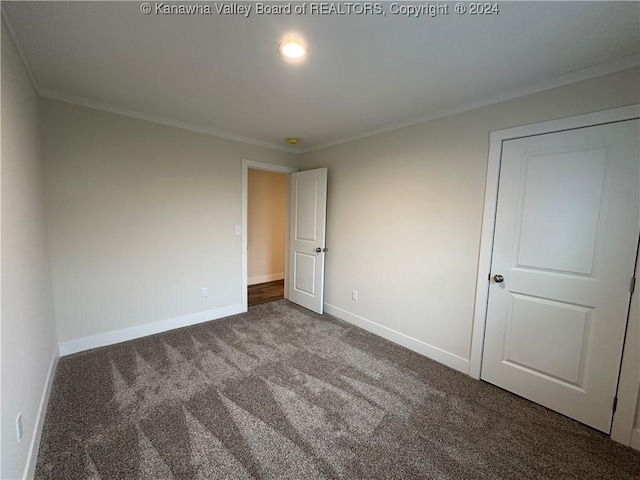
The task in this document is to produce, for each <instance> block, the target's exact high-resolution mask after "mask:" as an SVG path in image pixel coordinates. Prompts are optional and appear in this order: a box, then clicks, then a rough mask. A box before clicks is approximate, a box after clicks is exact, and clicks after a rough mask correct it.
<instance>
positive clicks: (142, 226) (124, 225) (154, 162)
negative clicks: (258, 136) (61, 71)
mask: <svg viewBox="0 0 640 480" xmlns="http://www.w3.org/2000/svg"><path fill="white" fill-rule="evenodd" d="M40 111H41V118H42V125H43V154H44V161H45V192H46V200H47V220H48V222H49V238H50V250H51V265H52V278H53V290H54V298H55V308H56V316H57V319H58V338H59V341H60V342H61V343H62V345H63V346H64V344H65V342H67V341H69V340H73V339H78V338H83V337H89V336H94V335H98V334H103V333H105V332H110V331H114V330H121V329H125V328H130V327H138V326H142V325H145V324H149V323H151V322H158V321H163V320H168V319H174V318H176V317H180V318H181V317H184V316H188V315H191V314H197V313H198V312H211V311H216V310H219V309H228V308H229V307H233V308H236V307H237V308H240V304H241V237H240V236H236V235H235V234H234V226H235V225H240V224H241V223H242V219H241V204H242V198H241V181H242V159H243V158H246V159H251V160H257V161H263V162H269V163H279V164H290V165H293V164H295V163H296V162H297V155H294V154H289V153H283V152H280V151H276V150H271V149H266V148H262V147H256V146H252V145H247V144H243V143H239V142H234V141H230V140H225V139H221V138H217V137H213V136H209V135H204V134H200V133H194V132H190V131H186V130H182V129H179V128H174V127H169V126H165V125H160V124H156V123H152V122H147V121H143V120H137V119H133V118H129V117H125V116H120V115H115V114H111V113H106V112H102V111H98V110H93V109H89V108H84V107H79V106H75V105H71V104H67V103H62V102H57V101H54V100H46V99H43V100H42V101H41V110H40ZM202 287H206V288H208V289H209V297H208V298H201V295H200V291H201V288H202ZM223 311H228V310H223ZM206 315H208V313H207V314H206ZM206 315H205V316H206ZM170 323H173V321H172V322H170Z"/></svg>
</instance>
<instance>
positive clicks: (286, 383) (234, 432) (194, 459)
mask: <svg viewBox="0 0 640 480" xmlns="http://www.w3.org/2000/svg"><path fill="white" fill-rule="evenodd" d="M36 478H37V479H56V480H58V479H64V480H71V479H91V480H97V479H103V480H106V479H154V480H157V479H189V480H191V479H217V478H220V479H249V478H257V479H296V480H299V479H305V480H309V479H320V478H336V479H337V478H346V479H382V478H384V479H418V478H428V479H455V480H460V479H560V478H562V479H570V478H575V479H596V478H597V479H629V478H640V452H635V451H633V450H631V449H629V448H626V447H623V446H621V445H618V444H616V443H614V442H612V441H611V440H610V439H609V438H608V437H607V436H606V435H603V434H601V433H599V432H596V431H594V430H592V429H590V428H588V427H585V426H583V425H580V424H578V423H576V422H574V421H572V420H569V419H567V418H565V417H563V416H561V415H558V414H555V413H553V412H550V411H548V410H546V409H545V408H543V407H540V406H537V405H534V404H532V403H530V402H528V401H526V400H523V399H521V398H519V397H516V396H514V395H511V394H509V393H507V392H505V391H503V390H500V389H498V388H496V387H493V386H491V385H488V384H486V383H483V382H479V381H476V380H473V379H471V378H470V377H468V376H466V375H463V374H461V373H459V372H456V371H453V370H451V369H449V368H447V367H445V366H443V365H440V364H438V363H436V362H433V361H431V360H429V359H427V358H424V357H422V356H420V355H418V354H415V353H413V352H411V351H409V350H406V349H404V348H402V347H399V346H396V345H394V344H392V343H390V342H388V341H386V340H384V339H381V338H380V337H377V336H375V335H372V334H370V333H368V332H365V331H363V330H361V329H359V328H357V327H353V326H351V325H349V324H347V323H344V322H342V321H340V320H337V319H335V318H333V317H331V316H329V315H324V316H318V315H315V314H312V313H310V312H308V311H306V310H304V309H302V308H299V307H297V306H295V305H293V304H291V303H289V302H287V301H286V300H280V301H278V302H273V303H268V304H264V305H258V306H255V307H252V308H251V309H250V310H249V313H246V314H242V315H237V316H235V317H231V318H227V319H223V320H217V321H213V322H209V323H205V324H200V325H197V326H193V327H188V328H183V329H180V330H174V331H172V332H168V333H164V334H159V335H155V336H152V337H146V338H143V339H140V340H134V341H131V342H126V343H122V344H118V345H113V346H110V347H104V348H99V349H96V350H92V351H88V352H83V353H80V354H76V355H73V356H69V357H64V358H62V359H61V360H60V363H59V365H58V370H57V372H56V376H55V380H54V385H53V390H52V393H51V398H50V401H49V407H48V412H47V417H46V421H45V427H44V432H43V437H42V442H41V445H40V453H39V457H38V465H37V470H36Z"/></svg>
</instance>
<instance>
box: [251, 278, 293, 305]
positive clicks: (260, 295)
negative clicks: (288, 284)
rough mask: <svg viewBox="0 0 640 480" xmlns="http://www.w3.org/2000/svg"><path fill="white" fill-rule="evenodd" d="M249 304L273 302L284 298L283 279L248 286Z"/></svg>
mask: <svg viewBox="0 0 640 480" xmlns="http://www.w3.org/2000/svg"><path fill="white" fill-rule="evenodd" d="M247 290H248V293H249V294H248V297H249V306H250V307H251V306H252V305H258V304H260V303H267V302H273V301H275V300H280V299H281V298H284V280H274V281H273V282H266V283H256V284H255V285H249V287H248V289H247Z"/></svg>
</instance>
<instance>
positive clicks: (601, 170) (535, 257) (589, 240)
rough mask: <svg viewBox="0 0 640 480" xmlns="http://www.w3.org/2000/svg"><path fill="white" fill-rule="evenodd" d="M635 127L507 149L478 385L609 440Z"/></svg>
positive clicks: (631, 240) (626, 277) (632, 244)
mask: <svg viewBox="0 0 640 480" xmlns="http://www.w3.org/2000/svg"><path fill="white" fill-rule="evenodd" d="M639 128H640V127H639V123H638V120H629V121H624V122H619V123H611V124H606V125H600V126H594V127H587V128H579V129H575V130H569V131H565V132H558V133H550V134H545V135H537V136H533V137H525V138H519V139H514V140H508V141H505V142H504V143H503V150H502V162H501V167H500V183H499V194H498V207H497V213H496V224H495V237H494V249H493V260H492V266H491V287H490V289H489V302H488V310H487V323H486V331H485V342H484V353H483V357H482V373H481V378H482V379H483V380H486V381H488V382H491V383H494V384H496V385H498V386H500V387H503V388H505V389H507V390H510V391H512V392H514V393H516V394H518V395H521V396H523V397H526V398H528V399H530V400H533V401H535V402H536V403H539V404H541V405H544V406H546V407H548V408H551V409H552V410H555V411H558V412H560V413H562V414H564V415H567V416H569V417H571V418H574V419H576V420H578V421H580V422H582V423H585V424H587V425H590V426H592V427H594V428H597V429H598V430H602V431H604V432H609V431H610V428H611V418H612V414H613V405H614V396H615V394H616V385H617V381H618V372H619V367H620V359H621V355H622V346H623V342H624V333H625V326H626V320H627V318H626V317H627V311H628V306H629V300H630V281H631V277H632V275H633V270H634V260H635V253H636V247H637V242H638V232H639V229H640V225H639V223H640V221H639V217H640V212H639V209H640V207H639V203H640V202H639V184H640V172H639V170H640V160H639V158H640V155H639V145H638V143H639V142H638V136H639V135H638V132H639V131H640V130H639Z"/></svg>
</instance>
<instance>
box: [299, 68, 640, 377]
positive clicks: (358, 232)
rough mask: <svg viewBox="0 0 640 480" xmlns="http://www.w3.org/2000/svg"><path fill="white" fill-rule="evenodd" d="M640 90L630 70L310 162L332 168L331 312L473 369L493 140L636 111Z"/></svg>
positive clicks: (306, 161) (305, 162)
mask: <svg viewBox="0 0 640 480" xmlns="http://www.w3.org/2000/svg"><path fill="white" fill-rule="evenodd" d="M638 84H639V77H638V69H637V68H636V69H632V70H626V71H622V72H618V73H615V74H612V75H608V76H603V77H599V78H595V79H592V80H588V81H584V82H580V83H577V84H573V85H568V86H565V87H561V88H556V89H553V90H549V91H545V92H541V93H537V94H534V95H529V96H526V97H522V98H518V99H515V100H510V101H506V102H502V103H499V104H495V105H491V106H488V107H483V108H479V109H476V110H472V111H468V112H464V113H460V114H457V115H452V116H449V117H446V118H442V119H438V120H434V121H430V122H426V123H423V124H420V125H415V126H411V127H407V128H403V129H400V130H396V131H393V132H388V133H384V134H380V135H376V136H372V137H368V138H364V139H361V140H357V141H353V142H350V143H347V144H343V145H339V146H335V147H331V148H326V149H323V150H319V151H316V152H311V153H307V154H304V155H302V157H301V165H300V166H301V169H303V170H304V169H309V168H314V167H329V191H328V226H327V246H328V248H329V252H330V253H329V254H327V265H326V282H325V283H326V296H325V301H326V303H328V304H329V305H333V306H335V307H338V308H339V309H342V310H343V311H346V312H347V313H351V314H355V315H358V316H360V317H363V318H364V319H367V320H370V321H372V322H376V323H378V324H380V325H383V326H385V327H388V328H390V329H393V330H395V331H397V332H400V333H402V334H404V335H407V336H409V337H412V338H413V339H417V340H419V341H421V342H424V343H426V344H428V345H430V346H431V347H434V348H433V350H432V351H434V352H438V356H439V358H444V361H446V362H448V363H449V364H452V365H453V364H456V365H464V362H465V361H466V360H468V359H469V354H470V347H471V330H472V318H473V306H474V295H475V284H476V268H477V263H478V250H479V245H480V229H481V222H482V205H483V199H484V186H485V177H486V168H487V153H488V145H489V144H488V138H489V132H490V131H492V130H498V129H503V128H507V127H512V126H517V125H523V124H528V123H534V122H540V121H544V120H550V119H555V118H560V117H567V116H571V115H577V114H583V113H588V112H593V111H598V110H605V109H609V108H614V107H619V106H624V105H629V104H634V103H639V101H640V98H639V90H638ZM352 290H358V292H359V299H358V301H357V302H354V301H353V300H351V291H352ZM447 359H448V360H447Z"/></svg>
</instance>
